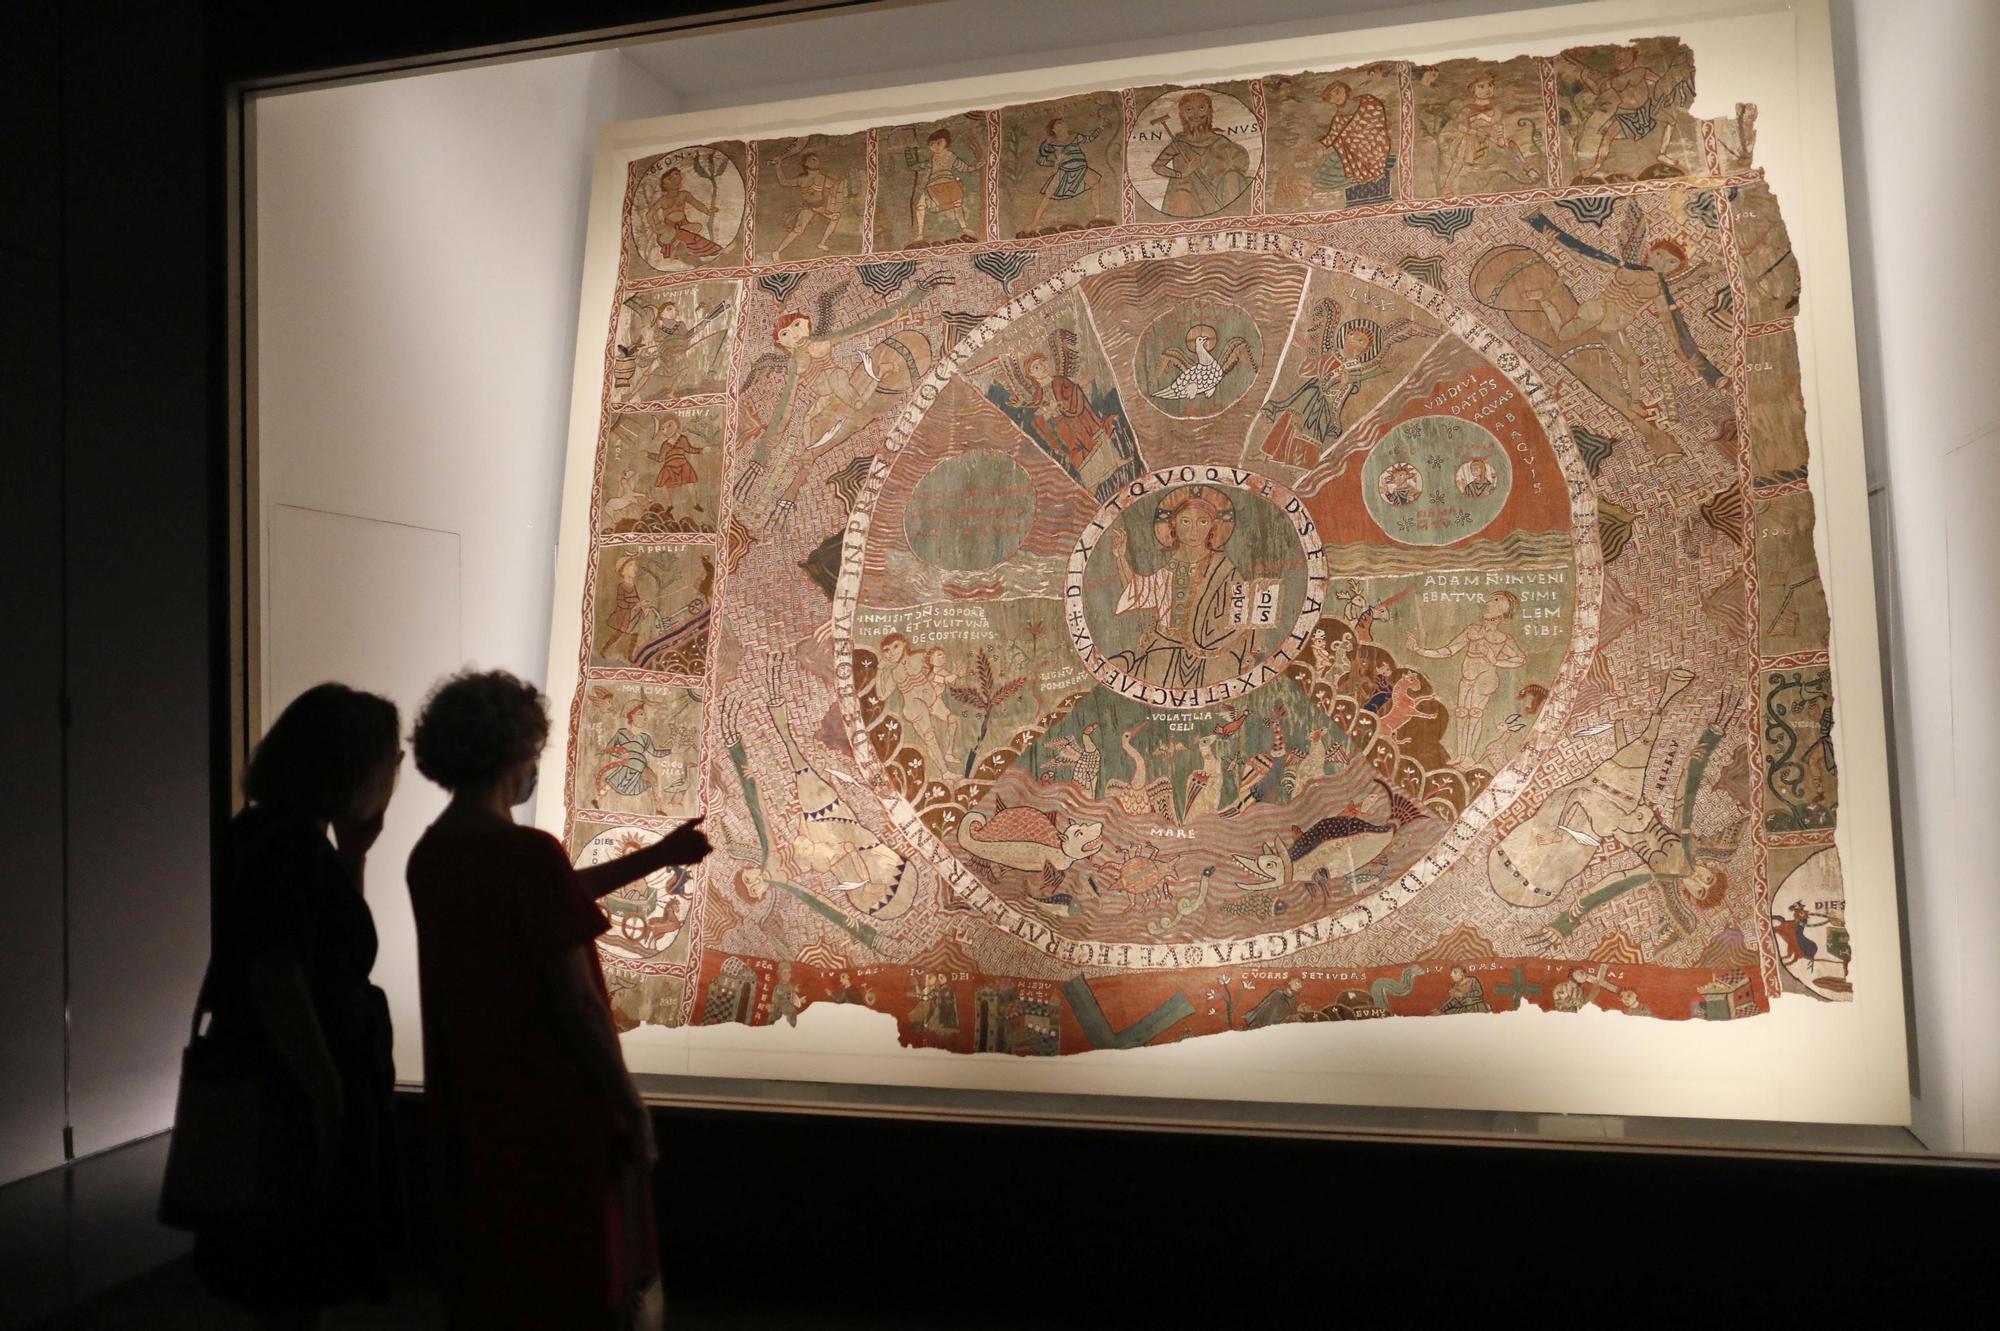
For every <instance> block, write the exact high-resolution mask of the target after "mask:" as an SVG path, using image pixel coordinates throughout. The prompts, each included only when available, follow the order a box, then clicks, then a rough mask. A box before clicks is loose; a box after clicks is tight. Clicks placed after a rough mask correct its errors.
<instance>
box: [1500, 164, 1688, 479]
mask: <svg viewBox="0 0 2000 1331" xmlns="http://www.w3.org/2000/svg"><path fill="white" fill-rule="evenodd" d="M1528 225H1529V226H1531V227H1533V228H1535V230H1537V231H1539V232H1541V233H1542V234H1543V235H1545V236H1548V237H1550V238H1551V239H1552V240H1554V241H1555V242H1556V243H1557V244H1558V245H1561V246H1562V247H1563V248H1564V249H1567V250H1569V251H1571V252H1572V253H1574V254H1577V255H1579V256H1581V257H1582V258H1585V259H1588V260H1591V261H1592V262H1594V263H1600V264H1604V265H1607V266H1609V267H1610V268H1611V270H1612V272H1611V277H1610V280H1609V281H1608V282H1607V283H1606V284H1605V285H1604V286H1603V287H1602V288H1601V289H1600V290H1599V291H1598V292H1597V294H1596V295H1594V296H1592V297H1591V298H1590V299H1588V300H1581V301H1575V307H1576V312H1575V313H1574V314H1572V315H1571V316H1570V317H1569V318H1564V317H1563V315H1562V311H1561V309H1560V308H1558V306H1557V305H1556V303H1555V300H1554V295H1555V293H1554V292H1553V291H1552V290H1550V289H1548V288H1546V287H1540V288H1537V289H1530V290H1529V291H1527V292H1525V293H1524V294H1525V295H1526V296H1527V298H1529V299H1531V300H1533V301H1534V302H1535V303H1536V305H1537V306H1538V307H1539V308H1540V311H1541V313H1542V315H1543V316H1544V317H1545V318H1546V319H1547V320H1548V321H1549V329H1550V333H1551V336H1552V337H1553V339H1554V340H1555V342H1556V344H1557V345H1558V346H1561V347H1576V346H1580V345H1582V344H1585V343H1591V344H1594V345H1598V346H1602V347H1603V348H1604V350H1605V351H1606V352H1607V353H1608V354H1609V358H1610V361H1611V367H1612V371H1613V373H1614V374H1615V375H1616V376H1617V380H1618V382H1617V384H1616V385H1615V389H1616V391H1617V392H1618V394H1619V396H1621V397H1622V398H1624V400H1625V401H1626V402H1627V403H1628V404H1630V405H1631V407H1632V408H1633V409H1634V410H1635V411H1637V412H1638V414H1639V415H1640V416H1642V417H1643V418H1645V419H1646V420H1647V421H1648V422H1661V423H1666V424H1671V422H1670V421H1664V422H1663V417H1664V416H1665V415H1667V414H1668V413H1669V412H1670V411H1671V405H1670V403H1669V401H1668V395H1667V394H1666V393H1665V392H1663V391H1661V390H1659V389H1658V388H1656V387H1655V388H1652V390H1651V392H1650V394H1649V392H1648V388H1649V379H1650V377H1651V376H1650V372H1649V367H1648V366H1647V364H1646V357H1645V355H1644V353H1643V352H1642V351H1641V350H1640V349H1639V348H1638V347H1636V346H1634V345H1633V344H1632V340H1631V338H1630V337H1629V336H1628V335H1627V330H1628V329H1630V328H1631V327H1632V325H1633V324H1635V323H1637V322H1638V321H1639V320H1640V319H1641V318H1642V317H1643V316H1644V315H1645V314H1647V313H1648V312H1649V311H1650V312H1651V313H1653V314H1654V315H1655V316H1656V317H1658V318H1659V320H1660V322H1661V323H1663V324H1665V325H1666V326H1667V327H1669V328H1670V329H1671V330H1672V331H1673V345H1674V349H1675V351H1676V352H1677V353H1678V354H1679V356H1680V358H1681V360H1682V361H1683V362H1684V363H1685V364H1686V365H1687V366H1688V367H1689V368H1690V369H1692V370H1693V371H1694V372H1695V373H1696V374H1698V375H1700V376H1701V379H1702V381H1703V382H1704V383H1707V384H1708V385H1709V386H1710V387H1714V388H1720V387H1722V386H1723V385H1724V384H1725V383H1726V382H1727V380H1728V376H1727V375H1725V374H1724V373H1723V372H1722V370H1721V369H1720V368H1718V367H1717V366H1716V365H1715V363H1714V362H1713V361H1711V360H1709V358H1708V357H1707V356H1706V355H1705V354H1703V352H1702V350H1701V348H1700V347H1699V346H1698V345H1697V344H1696V342H1695V340H1694V333H1693V331H1692V330H1691V329H1690V328H1689V327H1688V322H1687V318H1686V317H1685V316H1684V315H1683V314H1682V313H1681V310H1680V306H1679V303H1678V290H1679V289H1680V288H1682V287H1686V286H1688V285H1690V284H1692V283H1694V282H1696V281H1698V280H1700V279H1701V278H1702V277H1703V276H1705V275H1706V271H1707V266H1706V265H1702V264H1691V263H1689V262H1688V255H1687V250H1686V249H1685V248H1684V247H1683V246H1682V245H1681V244H1680V243H1679V242H1678V241H1674V240H1670V239H1664V238H1662V239H1656V240H1649V239H1648V237H1647V234H1646V219H1645V214H1644V213H1643V212H1641V211H1640V209H1639V207H1638V205H1637V204H1636V203H1628V205H1627V207H1626V209H1625V224H1624V232H1623V236H1622V238H1621V241H1620V245H1619V252H1618V253H1616V254H1612V253H1609V252H1607V251H1605V250H1601V249H1599V248H1598V247H1597V246H1595V245H1592V244H1591V243H1590V242H1588V241H1586V240H1584V239H1582V238H1581V237H1579V236H1575V235H1572V234H1570V233H1569V232H1567V231H1565V230H1563V229H1562V228H1561V227H1560V226H1558V225H1556V223H1555V222H1553V221H1552V220H1550V218H1549V217H1548V215H1547V214H1545V213H1536V214H1535V215H1534V216H1533V217H1531V218H1529V219H1528ZM1546 271H1547V273H1548V276H1549V281H1550V282H1555V281H1558V280H1559V279H1557V278H1556V277H1555V276H1554V273H1555V270H1554V269H1553V268H1549V269H1547V270H1546ZM1572 299H1573V298H1572ZM1642 434H1643V435H1644V437H1645V439H1646V442H1647V445H1648V447H1649V448H1652V450H1653V451H1654V453H1655V454H1656V456H1658V457H1659V458H1660V460H1662V461H1665V460H1670V459H1671V458H1673V457H1677V456H1679V453H1680V445H1679V444H1678V443H1677V442H1675V440H1674V439H1673V436H1672V433H1671V431H1667V430H1648V431H1642Z"/></svg>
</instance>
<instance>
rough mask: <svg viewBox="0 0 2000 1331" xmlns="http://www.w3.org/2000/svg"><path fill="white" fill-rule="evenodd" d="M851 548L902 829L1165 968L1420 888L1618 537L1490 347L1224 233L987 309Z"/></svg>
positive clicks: (1453, 323)
mask: <svg viewBox="0 0 2000 1331" xmlns="http://www.w3.org/2000/svg"><path fill="white" fill-rule="evenodd" d="M1196 370H1199V371H1200V373H1197V374H1193V375H1192V377H1189V376H1190V373H1191V372H1192V371H1196ZM1183 380H1185V383H1183ZM839 568H840V573H839V577H838V581H837V584H836V586H835V594H834V617H833V624H834V628H833V637H834V646H835V650H836V687H837V689H838V692H839V696H840V705H841V715H842V717H843V719H844V722H845V725H846V727H847V730H848V737H849V739H850V740H851V742H852V744H853V748H854V751H855V753H856V756H857V758H858V760H859V763H860V766H861V769H862V770H861V772H860V780H861V782H862V783H863V784H864V785H865V787H866V788H867V789H869V790H871V791H873V792H874V794H875V796H876V797H878V798H880V799H882V800H883V802H884V804H885V807H886V809H887V812H888V814H889V816H890V818H891V820H892V822H893V823H894V824H895V826H896V828H897V830H898V832H899V833H900V835H901V837H902V838H903V840H904V841H905V842H906V844H907V845H908V846H910V847H911V848H913V849H914V850H916V851H917V852H918V853H919V854H920V855H921V856H922V857H923V858H924V859H926V860H928V861H929V862H930V863H931V864H932V865H933V866H934V867H935V868H936V869H937V870H938V872H939V874H940V876H941V877H942V879H943V881H944V884H945V890H946V891H947V892H948V893H949V894H950V895H951V896H952V897H953V898H954V899H956V901H957V902H958V903H960V904H961V905H963V906H966V907H968V908H970V909H973V910H977V911H979V912H981V913H983V914H985V915H986V916H988V917H989V918H991V919H992V920H993V921H994V922H995V923H996V924H998V925H999V926H1000V927H1002V928H1004V929H1006V930H1007V931H1009V932H1010V933H1013V934H1014V935H1015V936H1017V937H1019V938H1021V939H1023V940H1025V941H1027V942H1029V943H1031V944H1032V945H1034V946H1037V947H1040V948H1042V949H1044V950H1046V951H1048V952H1049V953H1051V954H1052V955H1057V956H1060V957H1062V958H1064V959H1066V960H1069V961H1073V962H1077V963H1079V964H1087V965H1094V966H1103V967H1108V968H1128V969H1147V968H1174V967H1182V966H1187V965H1190V964H1200V963H1205V962H1207V961H1209V960H1212V959H1214V958H1216V957H1223V956H1235V955H1240V956H1269V957H1277V956H1281V955H1283V954H1284V953H1285V952H1286V951H1288V950H1293V949H1298V948H1304V947H1309V946H1312V945H1313V944H1314V943H1315V942H1321V941H1326V940H1329V939H1332V938H1337V937H1339V936H1341V935H1343V934H1349V933H1353V932H1355V931H1357V930H1360V929H1365V928H1367V927H1369V926H1370V925H1372V924H1374V923H1377V922H1379V921H1381V920H1382V919H1384V918H1386V917H1387V916H1388V915H1389V914H1391V913H1393V912H1394V911H1396V910H1397V909H1398V908H1399V907H1400V906H1401V905H1403V904H1404V903H1405V902H1407V901H1409V900H1410V899H1412V898H1413V897H1414V896H1415V895H1417V894H1418V893H1420V892H1422V891H1423V890H1424V889H1425V887H1426V886H1428V885H1429V884H1430V883H1431V882H1433V881H1435V879H1436V878H1437V876H1438V875H1439V874H1441V873H1442V872H1443V871H1444V870H1445V869H1446V868H1447V867H1448V866H1449V865H1451V864H1452V863H1453V862H1454V861H1455V860H1456V859H1457V858H1458V857H1459V856H1460V855H1461V854H1462V853H1463V852H1464V851H1465V850H1466V849H1467V848H1468V847H1469V846H1471V845H1472V844H1473V843H1474V842H1475V841H1476V840H1477V839H1478V833H1479V832H1480V831H1481V829H1483V828H1485V827H1486V826H1487V825H1488V824H1489V823H1491V822H1492V821H1493V819H1494V818H1495V816H1496V815H1497V814H1498V813H1499V812H1500V811H1501V810H1502V809H1504V808H1506V807H1507V806H1508V805H1509V804H1510V803H1511V802H1512V801H1513V800H1514V799H1515V798H1516V797H1517V796H1518V795H1519V794H1520V792H1521V791H1522V790H1523V789H1524V788H1525V784H1526V778H1525V775H1524V773H1525V772H1526V771H1527V770H1529V769H1530V768H1531V767H1532V766H1533V765H1534V764H1535V762H1536V761H1537V760H1538V759H1539V756H1540V755H1541V753H1542V751H1543V750H1544V749H1545V748H1546V747H1547V746H1548V745H1549V744H1550V743H1551V742H1552V741H1553V738H1554V736H1556V735H1557V734H1559V733H1560V728H1561V726H1562V724H1563V721H1564V718H1565V716H1566V715H1567V713H1568V711H1569V707H1570V699H1571V698H1572V696H1573V695H1574V694H1575V692H1576V690H1577V689H1578V688H1579V687H1580V685H1581V683H1582V681H1583V674H1584V670H1585V668H1586V666H1587V664H1588V661H1589V659H1590V656H1591V654H1592V651H1593V649H1594V647H1595V643H1596V636H1597V606H1598V596H1599V592H1600V586H1601V578H1602V572H1601V570H1602V557H1601V553H1600V551H1599V547H1598V539H1597V527H1596V501H1595V498H1594V495H1593V492H1592V489H1591V485H1590V479H1589V475H1588V472H1587V471H1586V469H1585V468H1584V466H1583V463H1582V460H1581V459H1580V458H1579V457H1578V456H1577V455H1576V452H1575V446H1574V444H1573V443H1572V442H1571V438H1570V434H1569V432H1568V430H1567V429H1566V428H1564V427H1563V424H1562V422H1561V420H1560V418H1559V417H1558V416H1557V415H1556V413H1555V410H1554V408H1553V405H1552V401H1551V399H1549V398H1548V397H1547V395H1546V394H1545V393H1543V392H1542V391H1541V390H1540V389H1539V386H1538V385H1536V384H1535V383H1533V382H1532V381H1531V380H1529V379H1528V378H1527V376H1526V375H1525V374H1524V372H1523V366H1522V362H1521V359H1520V357H1519V356H1518V355H1517V354H1516V353H1515V352H1513V351H1512V349H1511V348H1509V347H1508V345H1507V344H1506V343H1505V342H1504V341H1503V340H1502V339H1501V338H1500V337H1499V336H1497V335H1496V334H1495V333H1493V332H1492V331H1491V330H1490V329H1488V328H1486V327H1485V326H1484V325H1482V324H1481V323H1479V322H1478V321H1477V320H1476V319H1474V318H1473V317H1472V316H1471V315H1469V314H1468V313H1466V312H1465V311H1463V310H1460V309H1458V308H1457V307H1455V306H1453V305H1452V304H1451V303H1450V302H1448V301H1446V300H1445V299H1443V298H1442V297H1441V296H1440V295H1439V294H1438V293H1437V292H1436V291H1434V290H1433V289H1431V288H1428V287H1425V286H1423V285H1422V284H1420V283H1418V282H1417V281H1416V280H1415V279H1414V278H1411V277H1410V276H1409V275H1408V274H1405V273H1402V272H1399V271H1395V270H1386V269H1382V268H1379V267H1376V266H1374V265H1372V264H1370V263H1368V262H1366V261H1365V260H1361V259H1358V258H1356V257H1355V256H1353V255H1351V254H1347V253H1344V252H1341V251H1337V250H1332V249H1328V248H1324V247H1316V246H1313V245H1310V244H1308V243H1305V242H1302V241H1299V240H1296V239H1293V238H1290V237H1285V236H1279V235H1273V234H1266V233H1257V232H1221V233H1215V234H1211V235H1203V236H1193V237H1183V238H1179V239H1174V240H1170V241H1161V242H1157V243H1151V242H1149V243H1148V244H1147V245H1146V246H1144V247H1139V246H1114V247H1111V248H1108V249H1105V250H1103V251H1100V252H1098V253H1095V254H1091V255H1088V256H1086V257H1085V258H1083V259H1081V260H1079V261H1078V262H1076V263H1075V264H1073V265H1072V266H1071V267H1070V268H1069V269H1067V270H1065V271H1063V272H1061V273H1059V274H1057V275H1055V276H1053V277H1050V278H1046V279H1044V280H1042V281H1040V282H1038V283H1037V284H1036V285H1035V287H1034V288H1033V290H1032V291H1031V292H1029V293H1027V294H1025V295H1023V296H1021V297H1019V298H1017V299H1016V300H1014V301H1012V302H1011V303H1010V304H1008V305H1007V306H1005V307H1004V308H1003V309H1002V310H1001V311H999V312H998V313H996V314H995V315H993V316H991V317H990V318H988V319H987V320H985V322H984V323H982V324H980V325H978V326H976V327H974V328H972V329H971V330H970V331H969V332H968V333H966V334H965V335H964V336H963V337H962V338H961V339H960V340H959V341H958V342H957V343H956V344H955V345H954V346H953V348H952V349H951V351H950V352H949V354H948V355H946V356H945V357H943V358H942V359H941V360H940V361H939V362H938V363H937V364H936V365H935V366H933V367H932V368H931V369H930V371H929V373H928V374H927V375H926V376H925V377H924V378H923V379H922V381H921V382H919V383H918V384H917V385H916V387H915V388H914V390H913V391H912V392H911V394H910V405H909V407H908V409H907V410H906V411H905V413H904V414H903V416H902V417H901V418H900V419H899V420H898V421H897V422H896V424H895V425H894V427H893V428H892V429H891V430H890V432H889V433H888V435H887V436H886V438H885V440H884V441H883V444H882V447H881V450H880V452H879V454H878V456H877V457H876V459H875V460H874V462H873V463H872V464H871V466H870V468H869V470H868V474H867V478H866V481H865V483H863V484H862V485H861V486H860V489H859V491H858V493H857V495H856V498H855V502H854V506H853V511H852V514H851V516H850V518H849V520H848V523H847V526H846V534H845V537H844V545H843V548H842V550H841V553H840V562H839ZM861 788H862V787H861V786H856V787H855V788H854V793H857V794H858V793H859V791H860V789H861ZM1251 947H1254V948H1256V949H1257V951H1256V952H1255V953H1251V952H1248V951H1242V950H1241V949H1246V948H1251Z"/></svg>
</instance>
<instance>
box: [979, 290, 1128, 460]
mask: <svg viewBox="0 0 2000 1331" xmlns="http://www.w3.org/2000/svg"><path fill="white" fill-rule="evenodd" d="M1078 341H1079V339H1078V337H1077V335H1076V333H1075V332H1074V331H1073V330H1071V329H1068V328H1058V329H1056V331H1055V333H1054V335H1053V336H1052V337H1051V338H1050V340H1049V351H1048V353H1047V354H1044V353H1042V352H1039V351H1036V352H1031V353H1030V354H1029V355H1028V356H1027V357H1026V358H1025V359H1024V358H1020V357H1016V356H1014V355H1011V354H1009V355H1004V356H999V357H996V358H995V359H994V360H990V361H986V362H984V363H983V364H980V365H975V366H974V367H973V372H975V373H976V372H977V371H979V370H983V369H986V368H988V367H990V366H992V365H995V364H998V365H999V366H1000V367H1001V368H1002V369H1003V370H1004V371H1005V373H1006V377H1007V382H1006V383H1000V382H997V381H996V382H995V383H994V384H993V386H992V387H991V388H989V389H988V390H987V396H988V397H989V398H992V399H993V400H994V401H995V402H996V403H997V404H998V405H999V407H1000V408H1001V409H1002V410H1003V411H1005V412H1006V413H1007V414H1008V415H1009V416H1011V417H1012V418H1013V419H1014V420H1015V421H1016V422H1017V423H1018V424H1020V425H1021V426H1022V427H1023V428H1025V429H1026V430H1027V431H1028V433H1029V434H1030V435H1031V436H1032V437H1033V438H1034V439H1035V441H1036V442H1037V443H1039V444H1041V445H1042V448H1043V451H1045V452H1047V453H1048V454H1049V455H1050V456H1051V457H1053V458H1055V460H1056V461H1057V462H1059V463H1061V464H1062V466H1063V468H1064V470H1066V471H1068V472H1069V473H1070V475H1071V476H1073V477H1075V478H1076V479H1077V480H1079V481H1081V482H1083V483H1084V484H1085V485H1088V486H1092V487H1095V486H1096V485H1097V483H1098V482H1099V481H1101V480H1103V479H1104V478H1105V477H1106V476H1109V475H1110V474H1111V473H1112V472H1113V471H1114V470H1116V468H1117V465H1118V463H1119V462H1120V461H1122V460H1123V457H1124V454H1123V451H1122V449H1120V448H1119V446H1118V445H1119V444H1120V443H1121V436H1122V434H1123V426H1124V422H1123V420H1122V419H1121V418H1120V417H1119V416H1118V414H1117V413H1116V412H1110V411H1101V410H1099V409H1098V407H1097V406H1096V404H1095V403H1093V402H1092V400H1091V393H1090V392H1089V391H1088V390H1087V389H1085V387H1084V386H1083V385H1082V384H1081V383H1079V382H1077V379H1076V375H1077V373H1078V370H1079V366H1078V363H1077V362H1078V359H1079V357H1078V355H1077V346H1078ZM1092 386H1093V387H1095V383H1094V382H1093V385H1092ZM1107 447H1109V448H1110V452H1108V453H1107V452H1105V451H1104V450H1105V449H1106V448H1107Z"/></svg>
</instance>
